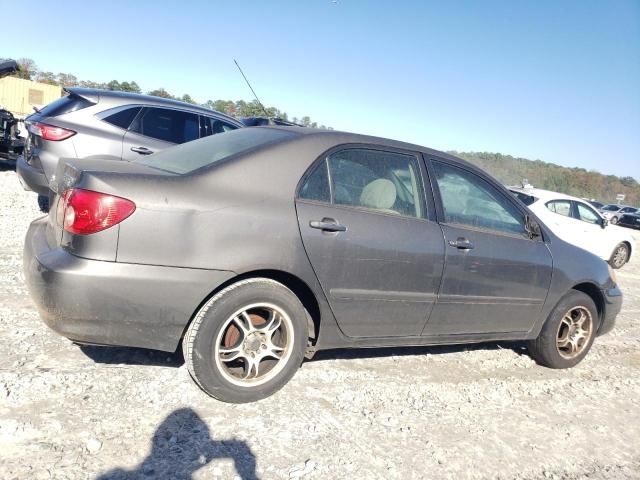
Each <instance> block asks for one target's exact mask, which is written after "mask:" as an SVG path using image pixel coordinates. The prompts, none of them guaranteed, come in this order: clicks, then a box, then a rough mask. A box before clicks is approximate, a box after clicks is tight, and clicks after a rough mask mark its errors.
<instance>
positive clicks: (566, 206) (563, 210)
mask: <svg viewBox="0 0 640 480" xmlns="http://www.w3.org/2000/svg"><path fill="white" fill-rule="evenodd" d="M547 209H548V210H550V211H552V212H553V213H557V214H558V215H562V216H564V217H570V216H571V202H570V201H569V200H552V201H550V202H547Z"/></svg>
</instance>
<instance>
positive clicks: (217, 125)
mask: <svg viewBox="0 0 640 480" xmlns="http://www.w3.org/2000/svg"><path fill="white" fill-rule="evenodd" d="M200 118H201V119H202V130H201V135H202V136H203V137H208V136H209V135H215V134H216V133H224V132H230V131H231V130H235V129H236V128H238V127H236V126H235V125H232V124H230V123H228V122H225V121H223V120H220V119H218V118H213V117H205V116H201V117H200Z"/></svg>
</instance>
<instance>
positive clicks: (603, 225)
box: [600, 218, 609, 228]
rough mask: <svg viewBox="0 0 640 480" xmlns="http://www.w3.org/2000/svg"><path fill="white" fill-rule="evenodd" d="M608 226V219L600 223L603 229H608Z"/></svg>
mask: <svg viewBox="0 0 640 480" xmlns="http://www.w3.org/2000/svg"><path fill="white" fill-rule="evenodd" d="M608 225H609V220H607V219H606V218H603V219H602V221H601V222H600V226H601V227H602V228H607V226H608Z"/></svg>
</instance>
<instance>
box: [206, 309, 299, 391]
mask: <svg viewBox="0 0 640 480" xmlns="http://www.w3.org/2000/svg"><path fill="white" fill-rule="evenodd" d="M293 338H294V335H293V324H292V322H291V318H290V317H289V315H287V313H286V312H285V311H284V310H283V309H281V308H280V307H278V306H276V305H273V304H269V303H256V304H252V305H247V306H246V307H243V308H241V309H239V310H237V311H236V312H235V313H234V314H233V315H231V316H230V317H229V318H228V319H227V320H226V321H225V323H224V324H223V326H222V328H221V329H220V331H219V333H218V336H217V339H216V342H215V345H214V352H213V353H214V358H215V361H216V364H217V366H218V369H219V371H220V372H221V373H222V375H223V376H224V378H225V379H226V380H227V381H229V382H231V383H233V384H234V385H237V386H240V387H255V386H257V385H262V384H264V383H266V382H268V381H269V380H271V379H273V378H274V377H275V376H276V375H278V373H279V372H280V371H281V370H282V369H283V368H284V367H285V366H286V364H287V361H288V360H289V357H290V356H291V352H292V350H293Z"/></svg>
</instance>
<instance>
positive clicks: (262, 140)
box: [140, 128, 300, 174]
mask: <svg viewBox="0 0 640 480" xmlns="http://www.w3.org/2000/svg"><path fill="white" fill-rule="evenodd" d="M298 135H300V134H299V133H295V132H291V131H285V130H275V129H271V128H239V129H237V130H233V131H231V132H227V133H225V134H223V135H212V136H210V137H207V138H203V139H202V140H198V141H197V142H190V143H186V144H184V145H178V146H177V147H172V148H167V149H166V150H162V151H161V152H158V153H156V154H154V155H150V156H148V157H146V158H145V159H143V160H141V161H140V163H142V164H143V165H148V166H150V167H154V168H159V169H161V170H165V171H167V172H172V173H178V174H184V173H189V172H192V171H194V170H197V169H198V168H202V167H206V166H207V165H212V164H214V163H217V162H221V161H223V160H226V159H228V158H230V157H232V156H234V155H237V154H240V153H244V152H248V151H249V150H252V149H256V148H259V147H262V146H266V145H270V144H274V143H277V142H280V141H284V140H287V139H291V138H294V137H296V136H298Z"/></svg>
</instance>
